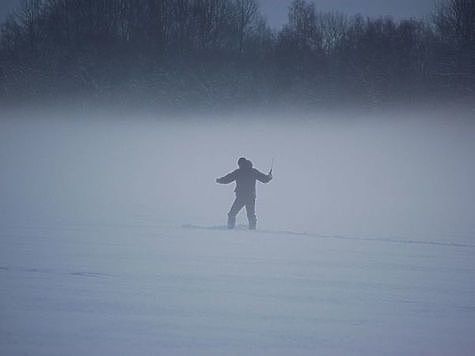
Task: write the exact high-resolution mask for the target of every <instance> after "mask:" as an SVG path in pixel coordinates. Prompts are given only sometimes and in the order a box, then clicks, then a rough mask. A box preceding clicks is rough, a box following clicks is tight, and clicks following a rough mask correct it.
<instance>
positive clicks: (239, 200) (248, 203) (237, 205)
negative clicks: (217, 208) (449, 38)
mask: <svg viewBox="0 0 475 356" xmlns="http://www.w3.org/2000/svg"><path fill="white" fill-rule="evenodd" d="M244 206H245V207H246V213H247V219H248V220H249V229H251V230H255V229H256V224H257V218H256V198H255V197H252V196H251V197H238V196H237V197H236V199H235V200H234V203H233V206H232V207H231V210H229V213H228V229H233V228H234V226H235V225H236V215H237V214H238V213H239V212H240V211H241V209H242V208H243V207H244Z"/></svg>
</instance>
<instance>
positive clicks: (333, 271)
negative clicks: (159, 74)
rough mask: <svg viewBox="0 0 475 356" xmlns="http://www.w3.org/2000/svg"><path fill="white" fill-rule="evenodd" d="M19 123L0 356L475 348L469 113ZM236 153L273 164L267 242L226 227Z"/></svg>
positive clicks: (67, 115)
mask: <svg viewBox="0 0 475 356" xmlns="http://www.w3.org/2000/svg"><path fill="white" fill-rule="evenodd" d="M19 111H22V113H21V114H18V113H14V112H13V111H10V112H3V113H2V115H1V120H0V167H1V184H0V196H1V201H0V354H2V355H3V354H5V355H24V354H34V355H45V356H46V355H48V356H51V355H66V354H67V355H84V354H88V355H117V354H128V355H150V354H165V355H223V354H226V355H244V354H246V355H256V356H257V355H315V354H324V355H349V354H351V355H381V354H385V355H401V354H404V355H421V354H430V355H447V354H453V355H471V354H473V350H475V344H474V339H473V335H474V333H475V306H474V300H475V299H474V297H475V283H474V272H475V264H474V261H475V241H474V231H475V226H474V224H475V223H474V221H475V219H473V212H474V211H475V209H474V208H475V199H474V198H475V196H474V189H473V182H474V181H475V162H474V160H473V152H474V149H475V122H474V121H473V117H472V115H471V112H465V113H462V112H461V113H459V114H457V115H454V112H455V111H452V110H449V111H450V113H451V114H450V115H448V114H447V113H446V112H438V113H435V112H434V111H432V112H423V111H413V112H402V111H399V112H393V113H391V114H389V113H386V114H383V113H382V112H380V113H377V112H372V113H366V114H364V115H363V114H362V113H361V112H360V113H359V114H358V113H355V112H353V113H351V112H346V113H343V112H342V113H338V114H336V113H323V112H322V113H315V114H308V113H307V114H304V113H302V114H295V113H294V114H290V113H284V112H281V113H278V114H275V113H274V114H272V115H271V114H263V113H261V114H259V113H254V114H249V112H247V113H246V114H244V113H242V114H233V115H215V116H203V115H199V114H197V115H187V116H186V117H185V116H183V117H178V116H175V117H171V116H170V117H164V116H158V115H156V114H154V113H152V112H150V113H147V114H143V113H142V114H129V113H126V112H122V113H115V114H114V113H113V111H112V110H111V111H99V110H98V111H96V112H94V113H93V112H92V111H91V112H85V111H83V112H81V111H77V110H66V109H65V110H63V111H61V113H60V112H59V111H57V110H52V111H51V112H50V113H46V112H45V111H42V112H39V111H29V110H19ZM241 156H245V157H247V158H249V159H251V160H252V161H253V163H254V166H255V167H257V168H258V169H260V170H261V171H263V172H268V170H269V168H270V164H271V160H272V158H274V161H275V164H274V170H273V175H274V179H273V180H272V181H271V182H270V183H269V184H266V185H264V184H259V185H258V187H257V216H258V229H257V231H247V229H245V228H242V227H240V226H238V228H237V229H236V230H234V231H228V230H226V229H224V226H225V223H226V213H227V212H228V209H229V207H230V205H231V203H232V200H233V198H234V194H233V188H234V186H233V185H229V186H225V185H218V184H216V183H215V178H217V177H220V176H222V175H224V174H225V173H228V172H229V171H232V170H234V169H235V168H236V161H237V159H238V158H239V157H241ZM246 223H247V221H246V219H245V214H244V212H241V214H240V215H239V216H238V224H246Z"/></svg>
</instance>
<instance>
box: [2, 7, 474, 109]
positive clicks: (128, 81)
mask: <svg viewBox="0 0 475 356" xmlns="http://www.w3.org/2000/svg"><path fill="white" fill-rule="evenodd" d="M61 97H70V98H74V97H82V98H91V99H97V100H106V101H107V100H110V101H111V102H121V103H129V102H130V103H140V104H142V103H146V104H156V105H159V106H163V107H177V106H182V107H190V106H193V105H196V106H203V107H222V106H223V107H224V106H227V105H243V104H244V105H247V104H262V105H273V104H279V103H292V104H294V105H309V106H326V105H333V104H339V103H341V102H342V101H344V102H348V103H362V104H368V105H379V104H382V103H386V102H397V101H419V100H425V99H427V98H429V99H440V98H459V97H468V98H471V97H475V0H446V1H444V2H439V3H437V4H436V5H435V6H434V11H433V14H432V15H431V16H430V17H429V18H428V19H427V20H419V19H403V20H398V21H396V20H394V19H392V18H389V17H385V18H368V17H363V16H360V15H357V16H347V15H345V14H343V13H339V12H330V13H323V12H320V11H318V9H316V8H315V5H314V4H313V3H312V2H309V1H304V0H294V1H293V2H292V3H291V5H290V6H289V10H288V22H287V23H286V24H285V25H284V26H283V27H282V28H281V29H279V30H272V29H271V28H270V27H269V25H268V24H267V22H266V20H265V18H264V17H263V16H262V14H261V13H260V11H259V7H258V4H257V2H256V0H24V1H23V3H22V5H21V7H20V8H19V9H18V10H17V11H16V13H15V14H12V15H11V16H10V17H9V18H8V19H7V20H6V21H5V22H4V23H3V24H2V26H1V32H0V98H1V100H7V101H18V100H28V99H44V98H51V99H58V98H61Z"/></svg>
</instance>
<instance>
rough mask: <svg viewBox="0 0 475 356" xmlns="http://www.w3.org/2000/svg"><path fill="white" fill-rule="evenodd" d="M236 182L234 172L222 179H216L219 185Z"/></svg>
mask: <svg viewBox="0 0 475 356" xmlns="http://www.w3.org/2000/svg"><path fill="white" fill-rule="evenodd" d="M235 180H236V171H234V172H231V173H229V174H226V175H225V176H224V177H221V178H217V179H216V183H219V184H229V183H231V182H234V181H235Z"/></svg>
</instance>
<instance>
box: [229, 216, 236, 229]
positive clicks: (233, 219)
mask: <svg viewBox="0 0 475 356" xmlns="http://www.w3.org/2000/svg"><path fill="white" fill-rule="evenodd" d="M235 225H236V217H235V216H231V215H228V229H229V230H232V229H234V226H235Z"/></svg>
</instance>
